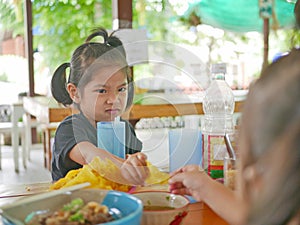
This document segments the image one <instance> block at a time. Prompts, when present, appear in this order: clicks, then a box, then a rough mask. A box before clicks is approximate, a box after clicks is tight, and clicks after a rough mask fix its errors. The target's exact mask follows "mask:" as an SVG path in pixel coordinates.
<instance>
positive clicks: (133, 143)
mask: <svg viewBox="0 0 300 225" xmlns="http://www.w3.org/2000/svg"><path fill="white" fill-rule="evenodd" d="M95 38H98V39H99V38H102V39H103V40H102V42H101V43H100V42H97V41H94V42H92V41H91V40H92V39H95ZM67 68H69V76H66V69H67ZM51 88H52V89H51V91H52V95H53V97H54V98H55V99H56V100H57V101H58V102H59V103H62V104H64V105H65V106H74V107H75V108H76V109H77V110H78V111H79V113H78V114H73V115H72V116H69V117H67V118H65V119H64V121H62V122H61V124H60V125H59V126H58V128H57V130H56V134H55V139H54V146H53V155H52V178H53V180H58V179H59V178H62V177H64V176H65V175H66V174H67V172H68V171H70V170H73V169H78V168H80V167H82V165H84V164H87V163H89V162H91V161H92V159H93V158H94V157H95V156H99V157H100V158H101V159H105V158H108V159H110V160H112V162H113V163H115V164H116V165H117V166H118V167H119V168H121V173H122V175H123V177H124V178H125V179H127V180H128V181H129V182H131V183H132V184H143V182H144V180H145V178H146V177H147V176H148V173H149V172H148V169H147V167H146V156H145V155H144V154H143V153H140V151H141V149H142V143H141V142H140V141H139V140H138V139H137V137H136V135H135V132H134V129H133V127H132V126H131V125H130V124H129V123H128V121H125V122H126V127H127V128H126V153H127V154H131V155H129V156H128V158H127V159H126V160H124V159H121V158H118V157H116V156H114V155H112V154H111V153H109V152H108V151H106V150H104V149H99V148H97V147H96V146H97V130H96V124H97V122H99V121H113V120H114V119H115V118H116V117H118V116H120V115H122V113H123V112H124V111H125V110H126V109H127V108H128V107H129V106H130V105H131V104H132V100H133V94H134V90H133V81H132V77H131V75H130V71H129V67H128V65H127V61H126V54H125V50H124V47H123V44H122V42H121V41H120V40H119V39H118V38H117V37H115V36H112V35H111V36H108V33H107V31H106V30H104V29H98V30H96V31H95V32H94V33H92V34H91V35H90V36H89V37H88V38H87V39H86V43H84V44H82V45H80V46H79V47H78V48H77V49H76V50H75V51H74V53H73V55H72V59H71V62H70V63H64V64H62V65H61V66H59V67H58V68H57V70H56V71H55V73H54V75H53V78H52V82H51Z"/></svg>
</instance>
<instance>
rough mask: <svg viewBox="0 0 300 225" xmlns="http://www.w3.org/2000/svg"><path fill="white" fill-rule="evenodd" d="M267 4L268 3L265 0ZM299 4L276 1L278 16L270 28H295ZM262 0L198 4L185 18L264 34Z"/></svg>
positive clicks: (198, 1)
mask: <svg viewBox="0 0 300 225" xmlns="http://www.w3.org/2000/svg"><path fill="white" fill-rule="evenodd" d="M262 2H265V0H262ZM295 2H296V1H295V0H274V12H275V13H274V15H273V17H271V18H270V24H271V26H272V25H275V26H276V28H278V29H284V28H286V29H287V28H292V27H293V26H294V25H295V17H294V7H295ZM259 10H260V7H259V1H258V0H195V1H194V2H192V3H191V4H190V6H189V8H188V10H187V11H186V12H185V17H187V18H188V17H190V16H191V15H192V14H194V15H196V16H198V17H199V18H200V20H201V23H203V24H208V25H211V26H213V27H216V28H220V29H223V30H228V31H233V32H249V31H258V32H262V31H263V19H262V18H261V17H260V15H259Z"/></svg>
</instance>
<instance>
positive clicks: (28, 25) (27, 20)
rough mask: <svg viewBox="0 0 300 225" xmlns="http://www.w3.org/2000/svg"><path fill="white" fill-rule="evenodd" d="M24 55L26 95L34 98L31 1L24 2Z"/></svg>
mask: <svg viewBox="0 0 300 225" xmlns="http://www.w3.org/2000/svg"><path fill="white" fill-rule="evenodd" d="M24 11H25V17H24V25H25V29H26V30H25V55H26V57H27V59H28V72H29V90H28V95H29V96H34V95H35V93H34V69H33V38H32V8H31V0H25V10H24Z"/></svg>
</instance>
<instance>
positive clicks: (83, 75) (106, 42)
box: [51, 28, 134, 108]
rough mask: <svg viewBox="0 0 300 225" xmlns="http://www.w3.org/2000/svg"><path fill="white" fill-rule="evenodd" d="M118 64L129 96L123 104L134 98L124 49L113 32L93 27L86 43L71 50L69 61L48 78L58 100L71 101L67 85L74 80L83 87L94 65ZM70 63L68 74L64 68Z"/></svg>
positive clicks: (128, 103)
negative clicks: (123, 74) (124, 77)
mask: <svg viewBox="0 0 300 225" xmlns="http://www.w3.org/2000/svg"><path fill="white" fill-rule="evenodd" d="M99 36H100V37H102V39H103V42H102V43H100V42H91V40H92V39H93V38H95V37H99ZM109 66H112V67H117V68H119V70H122V71H123V72H124V73H125V74H126V76H127V82H128V99H127V105H126V108H128V107H129V106H130V105H131V104H132V102H133V95H134V85H133V79H132V76H131V73H130V69H129V67H128V64H127V61H126V52H125V49H124V46H123V43H122V41H121V40H120V39H119V38H117V37H115V36H113V33H112V34H111V35H110V36H109V35H108V33H107V31H106V30H105V29H103V28H99V29H96V30H94V31H93V33H92V34H90V35H89V36H88V37H87V38H86V40H85V43H84V44H82V45H80V46H79V47H78V48H77V49H76V50H75V51H74V53H73V55H72V58H71V62H70V63H63V64H61V65H60V66H59V67H58V68H57V69H56V71H55V72H54V74H53V77H52V80H51V92H52V95H53V97H54V98H55V99H56V101H57V102H59V103H62V104H63V105H65V106H68V105H71V104H72V103H73V100H72V99H71V98H70V96H69V93H68V92H67V89H66V85H67V84H68V83H73V84H74V85H76V86H77V87H78V88H81V87H84V86H85V85H86V84H87V83H88V82H89V81H90V80H91V78H92V76H93V74H94V72H95V71H96V70H97V69H101V68H104V67H109ZM68 67H70V71H69V76H67V73H66V70H67V68H68Z"/></svg>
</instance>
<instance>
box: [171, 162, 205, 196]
mask: <svg viewBox="0 0 300 225" xmlns="http://www.w3.org/2000/svg"><path fill="white" fill-rule="evenodd" d="M205 177H206V173H204V172H203V169H201V168H200V167H199V166H198V165H188V166H185V167H182V168H180V169H179V170H177V171H174V172H173V173H172V174H171V178H170V179H169V189H170V191H171V192H172V193H174V194H181V195H191V196H193V197H194V198H195V199H196V200H197V201H201V196H200V195H199V191H200V190H201V186H202V184H203V181H204V180H203V179H205Z"/></svg>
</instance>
